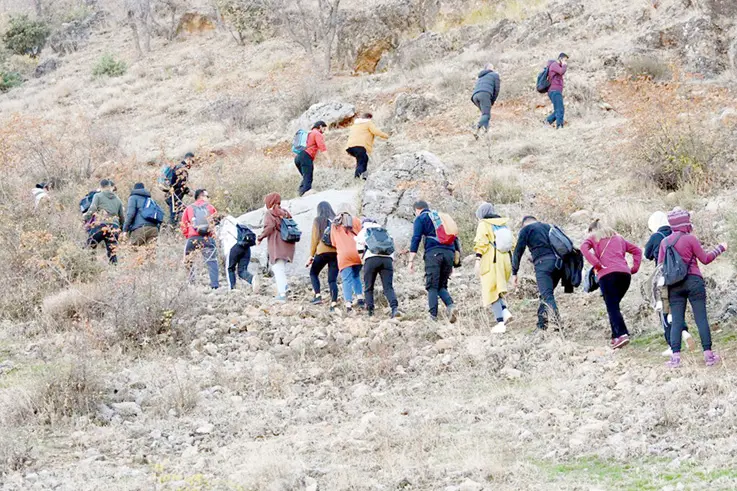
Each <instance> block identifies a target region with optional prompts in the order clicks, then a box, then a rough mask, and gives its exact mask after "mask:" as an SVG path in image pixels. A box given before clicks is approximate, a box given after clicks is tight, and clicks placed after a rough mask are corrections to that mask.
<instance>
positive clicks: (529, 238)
mask: <svg viewBox="0 0 737 491" xmlns="http://www.w3.org/2000/svg"><path fill="white" fill-rule="evenodd" d="M550 228H551V227H550V225H548V224H547V223H542V222H539V221H538V220H537V218H535V217H533V216H526V217H524V218H523V219H522V229H521V230H520V231H519V235H518V236H517V245H516V246H515V248H514V254H513V255H512V284H513V286H514V287H515V288H516V287H517V285H518V283H519V280H518V278H517V274H518V273H519V268H520V262H521V261H522V256H523V255H524V254H525V249H527V248H528V247H529V249H530V254H531V255H532V264H533V265H534V267H535V279H536V281H537V289H538V292H539V293H540V306H539V307H538V309H537V328H538V329H540V330H545V329H547V327H548V318H549V311H552V313H553V316H554V321H555V322H556V323H559V322H560V314H559V312H558V304H557V303H556V302H555V289H556V288H557V286H558V283H560V281H561V280H562V279H563V268H562V266H561V263H560V262H559V261H558V256H557V255H556V253H555V249H553V246H552V245H551V244H550Z"/></svg>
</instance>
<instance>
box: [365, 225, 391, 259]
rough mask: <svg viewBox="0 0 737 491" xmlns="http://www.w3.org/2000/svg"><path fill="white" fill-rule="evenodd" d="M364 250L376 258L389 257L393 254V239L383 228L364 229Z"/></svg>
mask: <svg viewBox="0 0 737 491" xmlns="http://www.w3.org/2000/svg"><path fill="white" fill-rule="evenodd" d="M366 249H368V251H369V252H370V253H371V254H374V255H376V256H391V255H392V254H394V250H395V249H394V239H392V237H391V235H389V232H387V230H386V229H385V228H383V227H371V228H368V229H366Z"/></svg>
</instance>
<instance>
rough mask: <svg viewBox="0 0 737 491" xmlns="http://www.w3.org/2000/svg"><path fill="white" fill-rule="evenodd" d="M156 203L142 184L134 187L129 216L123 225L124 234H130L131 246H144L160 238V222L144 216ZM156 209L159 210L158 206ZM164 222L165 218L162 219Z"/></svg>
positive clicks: (139, 183)
mask: <svg viewBox="0 0 737 491" xmlns="http://www.w3.org/2000/svg"><path fill="white" fill-rule="evenodd" d="M155 204H156V202H155V201H153V200H152V199H151V193H150V192H148V191H147V190H146V188H145V186H144V185H143V183H142V182H138V183H136V184H134V185H133V190H132V191H131V195H130V197H129V198H128V216H127V217H126V219H125V225H123V233H126V234H128V238H129V240H130V243H131V245H133V246H143V245H146V244H148V243H149V242H152V241H154V240H156V238H157V237H158V236H159V226H160V225H161V222H160V221H157V220H158V219H156V220H152V219H148V218H146V216H144V215H145V214H144V210H145V208H146V207H147V206H151V207H153V205H155ZM156 208H159V206H158V205H156ZM159 210H160V208H159ZM161 219H162V220H163V216H162V217H161Z"/></svg>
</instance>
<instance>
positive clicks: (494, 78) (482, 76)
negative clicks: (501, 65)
mask: <svg viewBox="0 0 737 491" xmlns="http://www.w3.org/2000/svg"><path fill="white" fill-rule="evenodd" d="M501 83H502V82H501V79H500V78H499V74H498V73H497V72H495V71H494V70H482V71H481V73H479V76H478V79H477V80H476V86H475V87H474V88H473V94H471V99H473V96H475V95H476V94H478V93H479V92H488V93H489V94H491V105H492V106H493V105H494V103H495V102H496V99H497V97H499V89H500V88H501Z"/></svg>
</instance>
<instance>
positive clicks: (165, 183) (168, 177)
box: [158, 164, 176, 190]
mask: <svg viewBox="0 0 737 491" xmlns="http://www.w3.org/2000/svg"><path fill="white" fill-rule="evenodd" d="M175 170H176V168H175V167H172V166H171V165H168V164H167V165H165V166H163V167H162V168H161V172H160V173H159V179H158V183H159V187H160V188H161V189H165V190H166V189H169V187H171V183H172V181H173V179H174V171H175Z"/></svg>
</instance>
